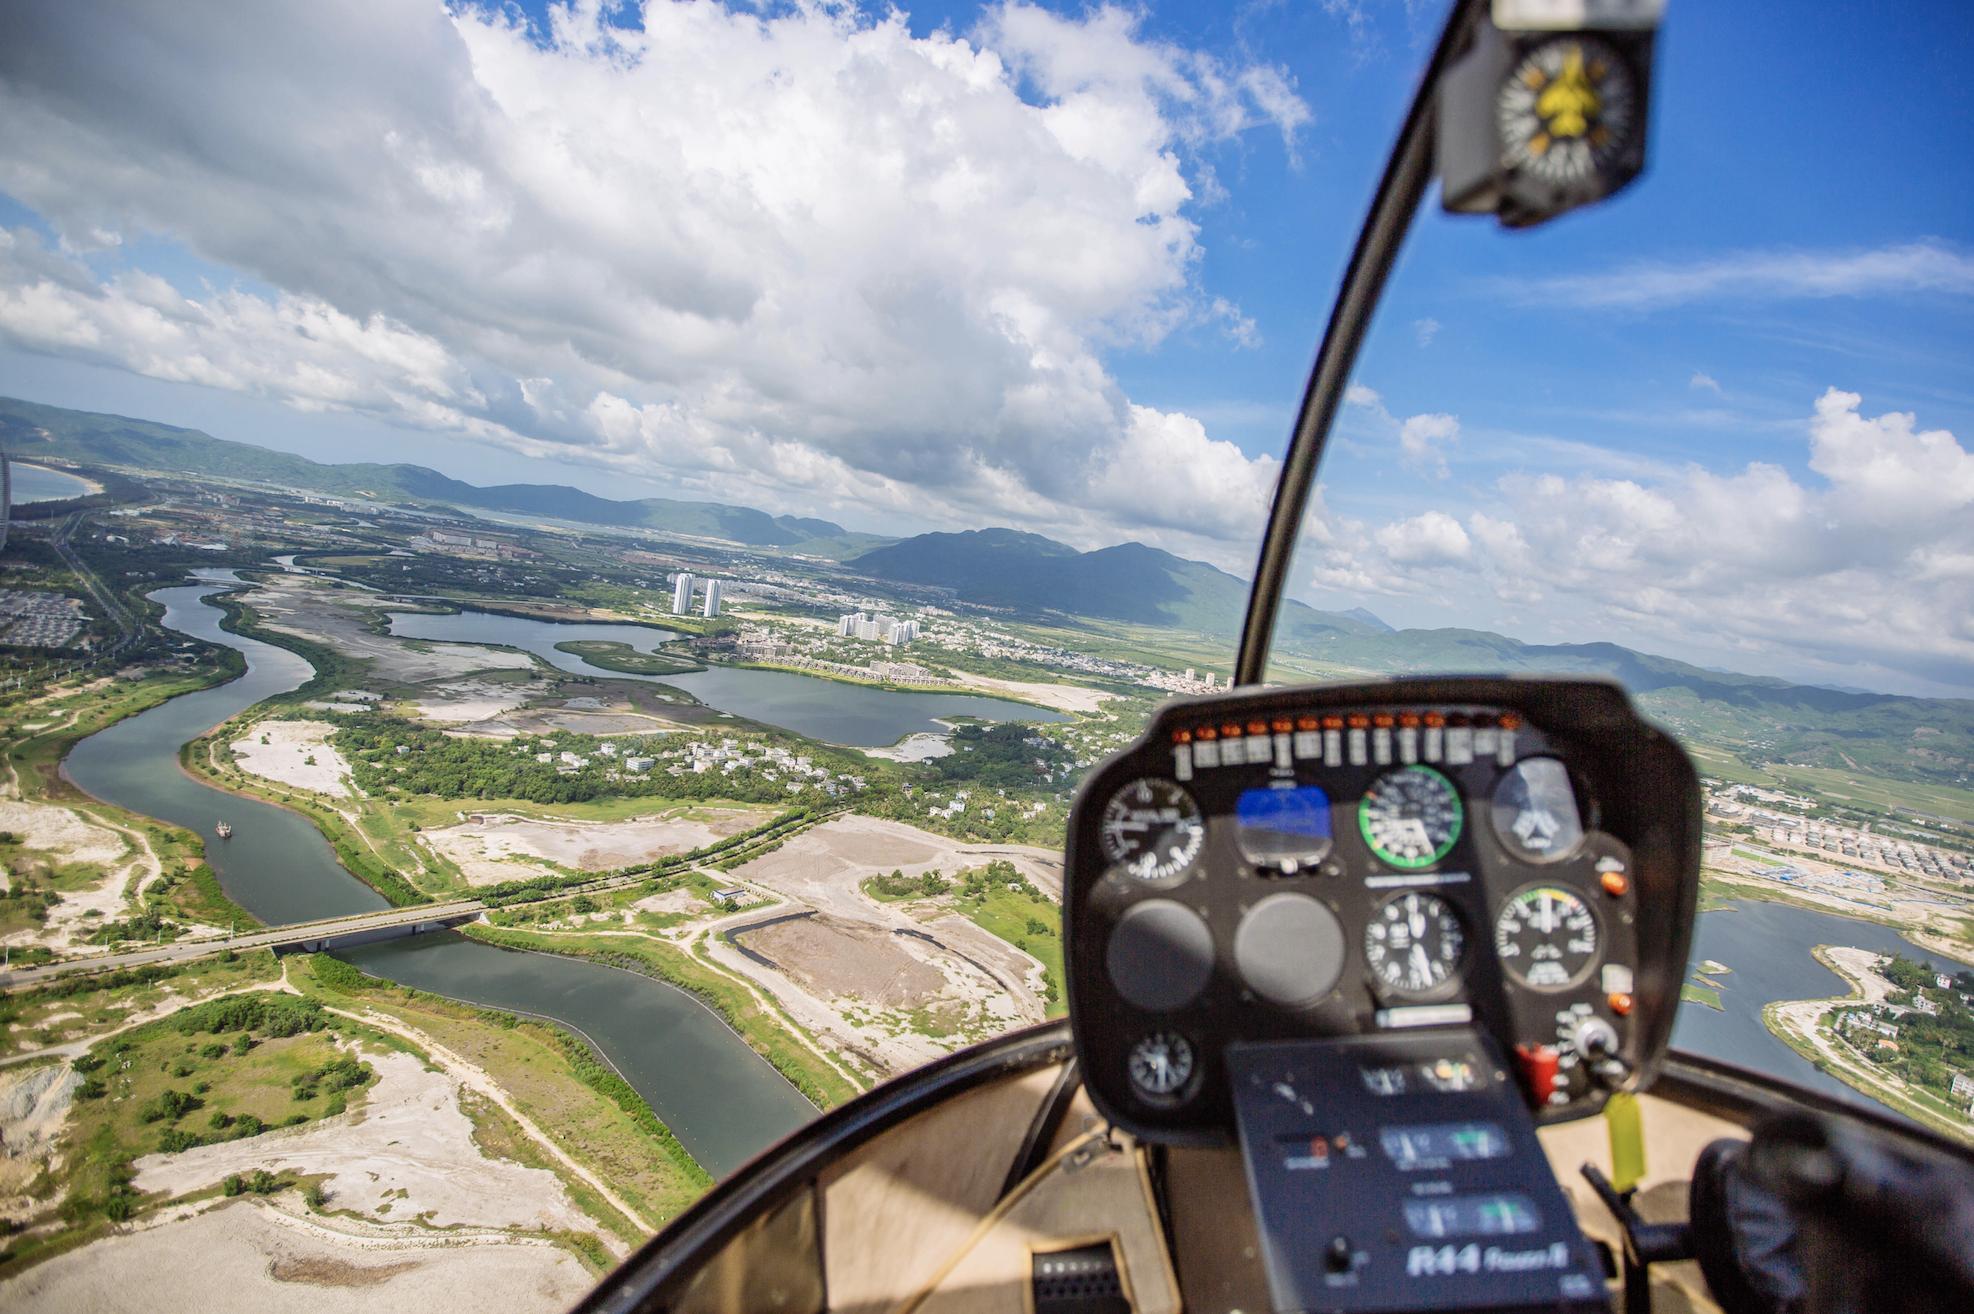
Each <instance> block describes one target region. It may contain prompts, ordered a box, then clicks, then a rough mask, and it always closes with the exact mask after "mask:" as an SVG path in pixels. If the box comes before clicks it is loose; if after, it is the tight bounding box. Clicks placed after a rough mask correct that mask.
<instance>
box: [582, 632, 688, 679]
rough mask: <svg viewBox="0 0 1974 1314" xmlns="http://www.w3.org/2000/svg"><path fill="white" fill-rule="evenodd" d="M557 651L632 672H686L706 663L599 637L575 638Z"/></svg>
mask: <svg viewBox="0 0 1974 1314" xmlns="http://www.w3.org/2000/svg"><path fill="white" fill-rule="evenodd" d="M555 650H556V651H557V652H566V653H573V654H574V655H575V656H577V657H580V658H582V659H583V660H584V661H585V662H587V663H588V664H589V665H591V666H595V667H599V668H601V669H603V670H606V671H623V672H625V673H626V674H630V675H678V674H680V673H682V672H685V671H703V670H705V669H706V668H705V666H703V665H701V664H700V663H698V662H694V661H691V660H688V659H684V658H671V657H666V656H662V655H660V654H657V653H642V652H639V651H637V650H636V649H635V648H633V647H631V646H630V645H629V644H628V643H612V642H604V641H602V640H597V639H574V640H571V641H570V642H568V643H558V644H556V645H555Z"/></svg>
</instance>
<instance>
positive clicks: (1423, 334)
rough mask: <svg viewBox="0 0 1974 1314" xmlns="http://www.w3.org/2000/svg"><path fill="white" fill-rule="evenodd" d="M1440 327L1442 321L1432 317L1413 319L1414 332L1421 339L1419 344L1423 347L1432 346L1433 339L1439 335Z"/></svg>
mask: <svg viewBox="0 0 1974 1314" xmlns="http://www.w3.org/2000/svg"><path fill="white" fill-rule="evenodd" d="M1440 327H1441V325H1440V322H1439V321H1438V320H1436V319H1433V318H1431V317H1428V318H1425V319H1415V320H1413V321H1412V333H1413V335H1414V336H1415V337H1417V338H1418V339H1419V345H1420V346H1422V347H1430V346H1432V344H1433V339H1434V338H1435V337H1437V336H1438V335H1439V330H1440Z"/></svg>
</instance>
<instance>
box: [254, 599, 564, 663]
mask: <svg viewBox="0 0 1974 1314" xmlns="http://www.w3.org/2000/svg"><path fill="white" fill-rule="evenodd" d="M248 601H249V602H250V603H251V604H252V606H253V608H254V610H255V611H257V612H259V613H260V614H261V616H262V617H263V618H264V620H265V621H266V623H267V625H268V627H269V628H270V629H276V630H281V631H284V632H285V633H289V634H297V635H300V636H301V637H303V638H305V639H314V640H315V641H317V642H318V643H326V644H328V645H329V646H330V647H331V648H334V649H335V650H336V651H337V652H339V653H341V654H343V655H344V656H345V657H350V658H354V659H357V660H359V661H369V662H371V663H372V666H371V671H372V673H373V674H374V675H376V676H377V677H380V678H382V679H386V680H396V681H399V682H401V683H404V684H419V683H422V682H424V681H426V680H443V679H447V678H451V677H457V676H462V675H470V674H471V673H473V672H474V671H486V670H529V669H532V668H533V666H534V664H535V659H534V658H533V657H531V656H529V655H528V654H527V653H524V652H510V651H507V650H504V649H497V648H483V647H479V646H478V645H475V644H462V643H422V642H416V641H412V640H407V639H398V638H393V637H392V636H390V635H388V634H373V633H371V632H370V631H369V630H368V629H366V628H365V626H367V625H368V624H370V622H371V620H372V619H373V617H374V615H375V613H376V612H378V611H380V610H383V609H385V608H386V607H387V604H386V603H384V601H383V600H382V599H381V598H376V597H372V596H369V595H367V594H363V593H358V592H355V591H354V590H348V589H332V588H331V587H329V585H328V584H326V583H324V582H322V581H320V580H317V579H315V578H314V577H312V576H302V575H282V576H280V577H278V578H275V579H272V580H270V581H268V582H267V583H266V584H263V585H262V586H261V587H259V588H257V589H255V590H254V591H253V593H252V595H251V596H250V597H249V599H248Z"/></svg>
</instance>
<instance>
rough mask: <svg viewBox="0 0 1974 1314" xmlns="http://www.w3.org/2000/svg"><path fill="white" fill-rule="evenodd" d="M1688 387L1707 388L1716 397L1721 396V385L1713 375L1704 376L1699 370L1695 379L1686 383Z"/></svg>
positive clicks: (1695, 372) (1694, 376) (1694, 375)
mask: <svg viewBox="0 0 1974 1314" xmlns="http://www.w3.org/2000/svg"><path fill="white" fill-rule="evenodd" d="M1686 386H1687V387H1689V388H1705V389H1706V390H1707V391H1708V392H1711V393H1712V394H1713V395H1714V396H1716V397H1718V396H1720V395H1721V392H1720V384H1719V383H1717V382H1716V381H1715V380H1714V377H1713V376H1712V375H1711V374H1702V373H1701V372H1700V371H1698V370H1695V371H1694V372H1693V377H1692V378H1691V379H1688V380H1687V381H1686Z"/></svg>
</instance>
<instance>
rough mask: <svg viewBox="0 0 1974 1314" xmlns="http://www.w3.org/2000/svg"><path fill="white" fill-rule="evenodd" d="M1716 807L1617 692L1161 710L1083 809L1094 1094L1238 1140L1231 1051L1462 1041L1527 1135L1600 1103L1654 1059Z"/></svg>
mask: <svg viewBox="0 0 1974 1314" xmlns="http://www.w3.org/2000/svg"><path fill="white" fill-rule="evenodd" d="M1700 811H1701V806H1700V795H1699V788H1698V781H1697V779H1696V778H1695V776H1694V773H1693V770H1692V767H1691V765H1690V764H1689V763H1688V761H1687V759H1686V757H1685V755H1684V754H1683V753H1682V752H1681V751H1680V750H1679V749H1678V748H1677V746H1675V745H1674V744H1672V742H1671V741H1670V740H1668V739H1667V738H1666V737H1665V736H1664V735H1662V734H1661V733H1660V732H1658V731H1657V730H1655V729H1653V728H1652V727H1651V726H1649V725H1647V724H1646V723H1645V722H1644V721H1642V720H1641V719H1640V718H1639V717H1638V716H1637V715H1636V713H1635V712H1633V710H1632V709H1631V706H1630V704H1629V701H1628V700H1627V699H1626V698H1625V696H1624V694H1623V693H1622V691H1621V690H1619V689H1618V688H1617V687H1616V686H1614V685H1610V684H1606V683H1603V682H1597V681H1559V680H1540V681H1537V680H1514V679H1484V678H1471V679H1458V678H1454V679H1448V678H1434V679H1424V680H1399V681H1388V682H1380V683H1376V684H1369V685H1358V686H1338V685H1325V686H1314V687H1309V688H1302V689H1263V690H1257V691H1253V692H1248V691H1242V692H1240V693H1235V694H1229V695H1222V696H1218V697H1211V698H1201V699H1188V700H1175V701H1173V702H1170V703H1167V704H1166V705H1164V706H1163V707H1162V708H1161V709H1160V710H1159V711H1158V712H1157V713H1156V714H1155V716H1154V718H1153V720H1152V723H1151V724H1150V726H1149V727H1148V729H1147V731H1146V733H1145V735H1144V736H1143V738H1142V739H1141V740H1140V741H1139V742H1138V743H1137V744H1136V745H1134V746H1133V747H1131V748H1130V749H1128V750H1126V751H1125V752H1123V753H1121V754H1119V755H1118V756H1117V757H1115V758H1113V759H1112V760H1110V761H1109V762H1107V763H1106V764H1105V765H1104V766H1103V767H1101V768H1100V769H1099V770H1097V771H1096V772H1095V773H1093V774H1092V776H1091V777H1090V779H1089V780H1088V781H1087V782H1086V784H1085V785H1084V787H1083V790H1082V792H1081V793H1080V794H1079V796H1078V800H1077V804H1076V808H1075V810H1074V813H1073V815H1072V818H1071V824H1070V842H1069V847H1068V865H1067V879H1066V881H1065V891H1064V925H1065V936H1066V944H1067V947H1068V949H1069V955H1068V958H1069V964H1068V966H1069V973H1068V975H1069V1002H1070V1016H1071V1020H1072V1023H1073V1024H1074V1027H1075V1031H1076V1036H1077V1045H1078V1050H1079V1053H1080V1054H1081V1055H1082V1058H1083V1070H1084V1079H1085V1080H1086V1081H1087V1082H1088V1083H1089V1087H1090V1090H1091V1094H1092V1097H1093V1099H1095V1100H1096V1102H1097V1104H1098V1106H1099V1107H1100V1108H1101V1109H1102V1110H1103V1111H1104V1113H1105V1114H1106V1116H1108V1117H1110V1118H1111V1119H1112V1120H1113V1121H1114V1122H1116V1123H1118V1124H1119V1125H1121V1126H1124V1127H1127V1128H1129V1129H1130V1130H1132V1131H1133V1132H1135V1133H1137V1134H1139V1135H1141V1136H1145V1137H1147V1138H1150V1139H1152V1140H1155V1141H1162V1142H1167V1143H1194V1144H1198V1143H1213V1142H1223V1143H1224V1142H1225V1141H1226V1140H1228V1139H1230V1138H1231V1137H1232V1135H1233V1132H1234V1122H1235V1119H1234V1107H1233V1100H1232V1098H1231V1094H1230V1083H1229V1075H1228V1051H1229V1049H1230V1047H1232V1046H1236V1045H1242V1044H1254V1043H1260V1042H1271V1041H1283V1040H1296V1039H1308V1038H1334V1037H1352V1036H1373V1035H1381V1034H1382V1035H1393V1036H1400V1035H1421V1034H1429V1033H1431V1032H1432V1031H1433V1030H1434V1029H1439V1028H1469V1029H1472V1030H1475V1031H1479V1032H1481V1033H1484V1034H1485V1035H1486V1036H1488V1037H1489V1038H1490V1039H1491V1041H1492V1043H1493V1044H1494V1045H1495V1046H1497V1047H1498V1049H1499V1051H1500V1052H1501V1053H1502V1054H1503V1055H1504V1056H1506V1057H1507V1059H1508V1067H1509V1068H1510V1069H1511V1070H1513V1071H1514V1073H1515V1075H1516V1078H1517V1080H1518V1082H1519V1085H1520V1087H1521V1090H1522V1093H1523V1097H1524V1099H1525V1100H1526V1101H1527V1103H1528V1106H1529V1108H1530V1110H1531V1112H1532V1113H1533V1114H1534V1116H1535V1118H1536V1120H1537V1121H1561V1120H1566V1119H1570V1118H1577V1117H1583V1116H1586V1115H1588V1114H1591V1113H1594V1112H1596V1111H1597V1110H1598V1109H1600V1108H1601V1107H1602V1105H1603V1102H1604V1100H1605V1098H1606V1096H1607V1095H1608V1093H1609V1092H1610V1091H1611V1090H1613V1089H1623V1088H1629V1087H1632V1086H1634V1085H1636V1084H1637V1083H1638V1082H1640V1081H1641V1080H1643V1079H1646V1078H1648V1077H1649V1073H1650V1070H1651V1068H1652V1067H1653V1066H1654V1065H1655V1064H1656V1063H1657V1061H1658V1058H1659V1057H1660V1056H1661V1055H1662V1054H1663V1051H1664V1048H1665V1044H1666V1040H1667V1038H1668V1035H1669V1033H1670V1030H1671V1025H1672V1017H1673V1011H1674V1009H1675V1007H1676V1006H1677V999H1678V993H1679V985H1680V980H1681V977H1682V975H1683V969H1684V964H1685V961H1686V954H1687V943H1686V940H1687V937H1688V936H1689V935H1690V924H1691V920H1692V913H1693V908H1694V902H1695V897H1696V893H1697V876H1698V870H1699V848H1700ZM1422 1075H1424V1076H1425V1078H1426V1079H1428V1080H1430V1074H1422Z"/></svg>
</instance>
